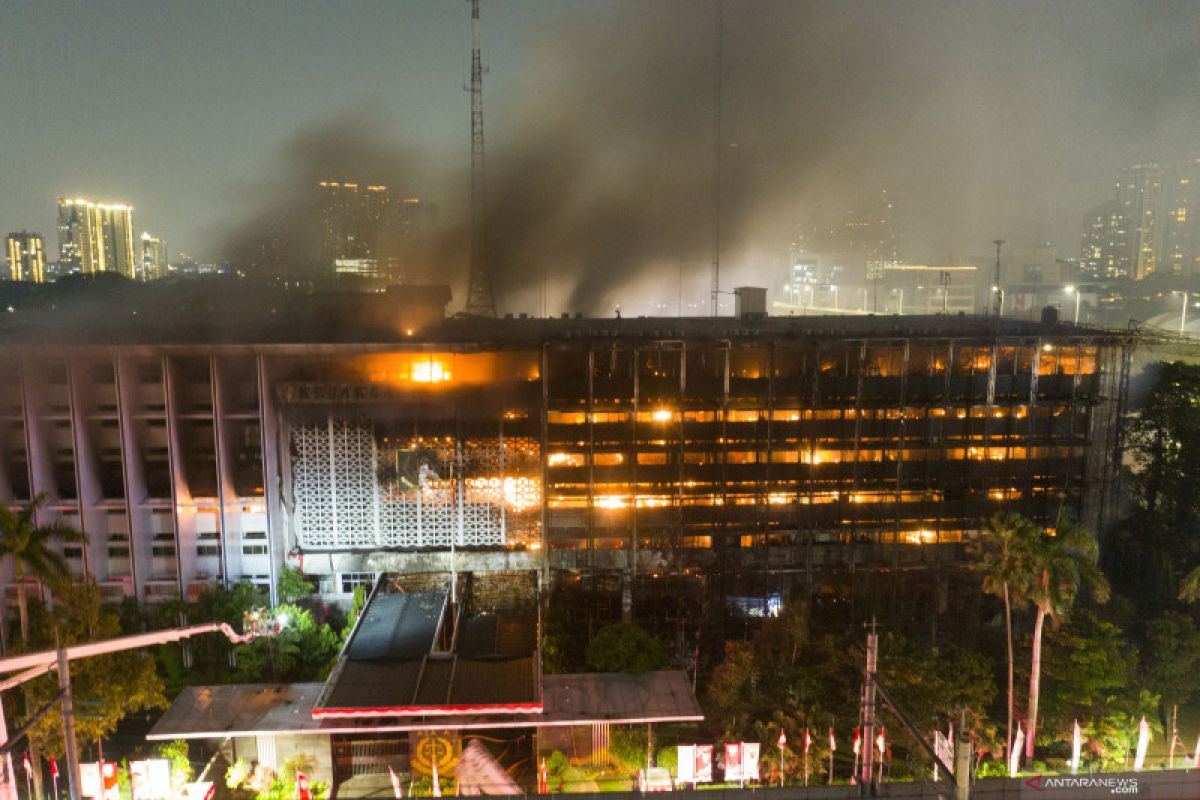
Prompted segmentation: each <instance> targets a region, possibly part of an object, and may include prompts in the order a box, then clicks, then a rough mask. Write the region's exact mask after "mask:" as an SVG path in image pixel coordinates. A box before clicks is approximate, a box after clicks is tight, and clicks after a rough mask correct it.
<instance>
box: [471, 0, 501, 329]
mask: <svg viewBox="0 0 1200 800" xmlns="http://www.w3.org/2000/svg"><path fill="white" fill-rule="evenodd" d="M468 2H470V4H471V85H470V87H469V89H468V91H470V93H471V273H470V280H469V282H468V284H467V306H466V313H467V314H468V315H470V316H473V317H494V316H496V297H495V295H494V294H493V291H492V276H491V272H490V271H489V270H488V265H487V251H486V243H487V225H486V219H485V215H486V212H487V200H486V198H485V196H484V169H483V166H484V161H483V58H482V56H481V54H480V48H479V0H468Z"/></svg>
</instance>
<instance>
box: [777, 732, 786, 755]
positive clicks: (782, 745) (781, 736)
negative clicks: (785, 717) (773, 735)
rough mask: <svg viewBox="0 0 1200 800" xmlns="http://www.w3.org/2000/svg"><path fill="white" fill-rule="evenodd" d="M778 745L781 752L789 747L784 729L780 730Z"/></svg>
mask: <svg viewBox="0 0 1200 800" xmlns="http://www.w3.org/2000/svg"><path fill="white" fill-rule="evenodd" d="M776 744H777V745H779V749H780V750H782V749H783V748H785V747H787V734H786V733H784V732H783V728H780V729H779V741H778V742H776Z"/></svg>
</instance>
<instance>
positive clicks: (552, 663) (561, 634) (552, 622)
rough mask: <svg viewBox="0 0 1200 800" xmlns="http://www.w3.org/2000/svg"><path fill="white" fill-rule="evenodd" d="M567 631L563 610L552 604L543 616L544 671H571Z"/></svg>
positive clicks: (550, 673) (552, 672)
mask: <svg viewBox="0 0 1200 800" xmlns="http://www.w3.org/2000/svg"><path fill="white" fill-rule="evenodd" d="M566 643H567V631H566V625H565V622H564V620H563V615H562V612H561V611H560V610H559V606H558V605H557V604H553V603H552V604H551V605H550V607H549V608H548V609H547V610H546V613H545V615H544V616H543V617H542V672H544V673H546V674H547V675H559V674H562V673H564V672H569V671H570V666H569V665H568V663H567V652H566Z"/></svg>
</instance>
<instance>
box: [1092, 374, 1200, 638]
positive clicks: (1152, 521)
mask: <svg viewBox="0 0 1200 800" xmlns="http://www.w3.org/2000/svg"><path fill="white" fill-rule="evenodd" d="M1144 375H1145V376H1148V377H1149V378H1150V380H1151V381H1152V383H1151V385H1150V387H1149V389H1148V391H1147V392H1146V394H1145V398H1144V400H1143V402H1142V404H1141V407H1140V408H1139V409H1137V411H1136V413H1133V414H1130V415H1129V416H1128V417H1127V418H1126V455H1127V456H1128V460H1129V461H1130V462H1132V477H1131V480H1130V481H1128V482H1126V485H1127V486H1128V487H1129V488H1130V491H1131V494H1132V497H1131V498H1130V499H1131V500H1132V504H1133V506H1134V511H1133V512H1132V513H1131V514H1130V515H1129V516H1128V517H1127V518H1126V519H1123V520H1121V521H1120V523H1119V524H1118V525H1116V526H1115V527H1114V529H1113V531H1112V534H1111V540H1112V541H1111V543H1107V544H1106V547H1105V554H1104V566H1105V570H1106V571H1107V572H1108V573H1109V575H1110V577H1111V578H1112V581H1113V585H1114V587H1115V588H1116V589H1117V591H1119V592H1122V593H1125V594H1127V595H1128V596H1129V597H1131V598H1133V599H1134V600H1135V601H1136V602H1137V603H1138V606H1139V608H1140V610H1141V611H1142V614H1143V616H1146V617H1152V616H1157V615H1159V614H1161V613H1163V612H1164V611H1166V610H1168V609H1170V608H1171V607H1172V606H1173V604H1174V601H1175V598H1176V595H1177V594H1178V596H1179V599H1181V600H1190V599H1191V598H1195V597H1200V571H1193V572H1191V574H1190V575H1188V577H1187V578H1185V579H1184V581H1183V582H1181V584H1180V585H1179V586H1176V581H1177V580H1178V578H1179V576H1180V575H1183V574H1185V573H1188V572H1189V570H1193V568H1196V567H1197V566H1198V564H1200V492H1197V491H1196V490H1195V487H1196V486H1200V413H1197V412H1198V411H1200V366H1197V365H1195V364H1186V363H1183V362H1174V363H1161V362H1160V363H1158V364H1154V365H1152V366H1150V367H1148V368H1147V369H1146V371H1145V373H1144Z"/></svg>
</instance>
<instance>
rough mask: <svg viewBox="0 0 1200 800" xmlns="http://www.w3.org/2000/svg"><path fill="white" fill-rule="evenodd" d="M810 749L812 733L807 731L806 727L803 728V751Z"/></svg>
mask: <svg viewBox="0 0 1200 800" xmlns="http://www.w3.org/2000/svg"><path fill="white" fill-rule="evenodd" d="M811 749H812V735H811V734H810V733H809V732H808V728H805V729H804V752H806V753H807V752H808V751H809V750H811Z"/></svg>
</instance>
